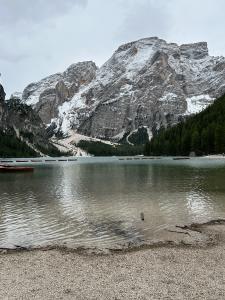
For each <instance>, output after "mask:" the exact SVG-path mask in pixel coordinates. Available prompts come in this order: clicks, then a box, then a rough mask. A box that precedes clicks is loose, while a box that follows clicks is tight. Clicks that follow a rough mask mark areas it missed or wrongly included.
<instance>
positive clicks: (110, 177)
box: [0, 157, 225, 248]
mask: <svg viewBox="0 0 225 300" xmlns="http://www.w3.org/2000/svg"><path fill="white" fill-rule="evenodd" d="M141 212H144V215H145V220H144V222H143V221H141V218H140V213H141ZM224 217H225V159H206V158H193V159H190V160H179V161H175V160H173V159H172V158H162V159H155V160H148V159H147V160H118V158H115V157H114V158H80V159H78V161H77V162H61V163H54V162H52V163H49V164H40V165H35V171H34V173H20V174H19V173H15V174H6V173H4V174H3V173H0V247H13V246H15V245H19V246H39V245H41V246H44V245H52V244H54V245H55V244H58V245H68V246H73V247H78V246H85V247H101V248H105V247H106V248H107V247H109V248H113V247H116V246H117V245H121V244H127V243H134V244H138V243H142V242H144V241H146V240H151V239H153V238H157V234H158V233H159V232H160V231H161V230H163V229H165V228H167V227H169V226H171V225H176V224H180V225H181V224H190V223H193V222H204V221H208V220H211V219H217V218H224Z"/></svg>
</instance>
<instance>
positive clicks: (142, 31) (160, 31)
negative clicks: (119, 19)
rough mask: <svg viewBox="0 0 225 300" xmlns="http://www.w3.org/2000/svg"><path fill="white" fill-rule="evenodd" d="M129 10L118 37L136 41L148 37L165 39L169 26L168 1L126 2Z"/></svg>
mask: <svg viewBox="0 0 225 300" xmlns="http://www.w3.org/2000/svg"><path fill="white" fill-rule="evenodd" d="M128 2H129V3H130V8H129V10H128V11H127V13H126V17H125V20H124V23H123V25H122V27H121V31H120V32H119V34H118V36H119V37H120V38H123V39H126V40H127V39H138V38H142V37H148V36H159V37H165V36H166V34H167V32H168V31H169V28H170V26H171V22H172V20H171V16H170V11H169V5H168V4H169V1H156V0H139V1H138V4H137V1H132V0H128Z"/></svg>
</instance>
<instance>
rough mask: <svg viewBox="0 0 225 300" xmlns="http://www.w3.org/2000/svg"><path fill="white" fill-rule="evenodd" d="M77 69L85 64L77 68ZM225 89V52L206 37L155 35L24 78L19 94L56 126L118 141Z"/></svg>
mask: <svg viewBox="0 0 225 300" xmlns="http://www.w3.org/2000/svg"><path fill="white" fill-rule="evenodd" d="M81 70H82V72H81ZM223 93H225V58H224V57H212V56H209V53H208V48H207V43H205V42H201V43H195V44H187V45H181V46H179V45H177V44H175V43H167V42H166V41H164V40H162V39H159V38H156V37H153V38H146V39H141V40H139V41H136V42H131V43H128V44H125V45H122V46H120V47H119V48H118V50H117V51H116V52H115V53H114V54H113V56H112V57H111V58H110V59H109V60H108V61H107V62H106V63H105V64H104V65H103V66H102V67H101V68H100V69H97V68H96V66H95V64H94V63H92V62H86V63H83V64H82V63H79V64H75V65H72V66H71V67H70V68H69V69H68V70H67V71H66V72H64V73H62V74H56V75H53V76H50V77H48V78H46V79H43V80H41V81H40V82H38V83H35V84H31V85H29V86H28V87H27V88H26V89H25V90H24V92H23V101H24V102H25V103H27V104H29V105H32V106H33V107H34V109H35V110H36V111H37V112H38V113H39V115H40V117H41V118H42V120H43V121H44V122H45V123H46V124H49V123H50V122H51V128H52V129H53V130H54V132H55V133H57V132H62V133H63V134H64V135H66V134H67V133H68V132H69V131H70V130H71V129H74V130H75V131H77V132H78V133H81V134H84V135H87V136H92V137H97V138H101V139H109V140H114V141H119V140H120V139H122V138H123V137H124V135H125V136H126V135H129V134H132V132H135V131H137V129H138V128H140V127H145V128H146V130H147V131H148V133H149V136H150V137H151V134H152V132H153V131H155V130H157V129H159V128H160V127H161V126H168V125H170V124H174V123H177V122H179V120H181V119H182V118H184V116H186V115H189V114H192V113H196V112H199V111H201V110H202V109H204V108H206V107H207V106H208V105H209V104H211V103H212V102H213V101H214V99H215V98H216V97H218V96H220V95H222V94H223Z"/></svg>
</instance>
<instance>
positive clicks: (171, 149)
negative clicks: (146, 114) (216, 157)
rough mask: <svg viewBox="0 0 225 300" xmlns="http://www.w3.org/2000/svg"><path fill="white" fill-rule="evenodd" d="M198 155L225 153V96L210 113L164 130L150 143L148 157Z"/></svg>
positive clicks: (204, 112)
mask: <svg viewBox="0 0 225 300" xmlns="http://www.w3.org/2000/svg"><path fill="white" fill-rule="evenodd" d="M192 151H194V152H195V153H196V154H197V155H206V154H218V153H224V152H225V95H224V96H222V97H221V98H219V99H218V100H216V101H215V102H214V103H213V104H212V105H210V106H209V107H208V108H207V109H206V110H204V111H202V112H201V113H199V114H197V115H195V116H192V117H189V118H188V119H187V120H186V121H184V122H182V123H179V124H177V125H175V126H173V127H171V128H167V129H164V128H162V129H161V130H160V131H159V132H158V133H157V134H156V135H155V136H154V137H153V139H152V140H151V142H150V143H147V144H146V147H145V154H146V155H189V154H190V152H192Z"/></svg>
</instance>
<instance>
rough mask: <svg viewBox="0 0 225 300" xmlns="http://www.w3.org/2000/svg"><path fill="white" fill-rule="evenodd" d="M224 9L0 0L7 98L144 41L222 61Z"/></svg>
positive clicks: (127, 1)
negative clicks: (192, 46)
mask: <svg viewBox="0 0 225 300" xmlns="http://www.w3.org/2000/svg"><path fill="white" fill-rule="evenodd" d="M224 9H225V1H224V0H216V1H215V0H111V1H110V0H0V45H1V47H0V72H1V73H2V74H3V76H2V80H4V83H5V85H6V90H7V92H8V94H10V93H11V92H13V91H14V90H22V89H23V88H24V87H25V85H26V84H28V83H30V82H32V81H36V80H39V79H40V78H42V77H44V76H47V75H48V74H52V73H55V72H58V71H63V70H64V69H65V68H66V67H67V66H68V65H69V64H71V63H74V62H77V61H82V60H93V61H95V62H96V63H97V64H98V65H100V64H102V63H103V62H104V61H105V60H106V59H108V58H109V57H110V55H111V54H112V52H113V51H114V50H115V49H116V48H117V47H118V46H119V45H120V44H121V43H124V42H128V41H132V40H136V39H139V38H142V37H148V36H158V37H161V38H163V39H166V40H168V41H169V42H177V43H179V44H181V43H187V42H195V41H202V40H203V41H208V43H209V49H210V52H211V53H212V54H223V55H225V42H224V33H225V21H224V17H223V14H224ZM17 74H19V76H18V75H17Z"/></svg>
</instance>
